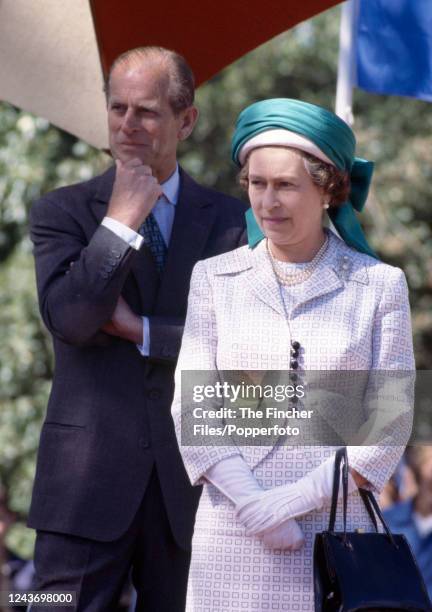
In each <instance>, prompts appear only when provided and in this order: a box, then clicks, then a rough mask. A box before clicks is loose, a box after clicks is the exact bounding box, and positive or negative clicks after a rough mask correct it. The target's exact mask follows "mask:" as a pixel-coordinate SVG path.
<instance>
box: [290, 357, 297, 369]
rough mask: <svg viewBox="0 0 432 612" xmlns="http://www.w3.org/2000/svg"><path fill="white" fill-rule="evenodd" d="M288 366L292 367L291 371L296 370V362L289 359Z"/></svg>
mask: <svg viewBox="0 0 432 612" xmlns="http://www.w3.org/2000/svg"><path fill="white" fill-rule="evenodd" d="M290 366H291V367H292V369H293V370H297V368H298V361H297V360H296V359H291V361H290Z"/></svg>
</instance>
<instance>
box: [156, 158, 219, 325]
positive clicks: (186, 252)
mask: <svg viewBox="0 0 432 612" xmlns="http://www.w3.org/2000/svg"><path fill="white" fill-rule="evenodd" d="M180 181H181V182H180V193H179V200H178V202H177V205H176V212H175V216H174V224H173V229H172V233H171V239H170V244H169V248H168V252H167V258H166V262H165V267H164V270H163V273H162V277H161V283H160V289H159V292H158V296H157V300H156V309H157V313H158V314H160V315H164V314H170V315H174V314H175V313H176V312H178V313H182V312H183V311H184V308H185V305H186V300H187V295H188V288H189V279H190V274H191V271H192V268H193V266H194V265H195V263H196V262H197V261H198V260H199V259H200V258H201V257H202V254H203V252H204V248H205V245H206V242H207V239H208V237H209V234H210V232H211V229H212V227H213V224H214V221H215V218H216V213H217V210H216V207H215V205H214V203H213V202H210V201H209V200H208V199H207V197H206V191H205V190H204V189H202V188H201V187H200V186H199V185H198V184H197V183H195V181H193V180H192V179H191V178H190V177H189V176H188V175H187V174H186V173H185V172H184V171H183V170H180Z"/></svg>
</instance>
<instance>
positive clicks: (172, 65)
mask: <svg viewBox="0 0 432 612" xmlns="http://www.w3.org/2000/svg"><path fill="white" fill-rule="evenodd" d="M145 60H149V61H151V62H159V63H160V64H161V65H165V67H166V71H167V76H168V78H169V85H168V98H169V103H170V106H171V108H172V111H173V113H174V114H175V115H178V113H179V112H181V111H182V110H184V109H186V108H188V107H189V106H192V104H193V102H194V97H195V78H194V75H193V72H192V69H191V67H190V66H189V64H188V63H187V61H186V60H185V58H184V57H183V56H182V55H180V54H179V53H176V51H171V50H170V49H164V47H153V46H152V47H150V46H149V47H137V48H136V49H130V50H129V51H125V52H124V53H122V54H121V55H119V56H118V57H117V58H116V59H115V60H114V62H113V63H112V65H111V68H110V70H109V72H108V75H107V78H106V80H105V88H104V89H105V95H106V97H107V99H108V98H109V95H110V81H111V76H112V73H113V71H114V70H115V68H116V67H117V66H119V65H120V64H128V63H136V64H137V65H140V64H143V63H144V61H145Z"/></svg>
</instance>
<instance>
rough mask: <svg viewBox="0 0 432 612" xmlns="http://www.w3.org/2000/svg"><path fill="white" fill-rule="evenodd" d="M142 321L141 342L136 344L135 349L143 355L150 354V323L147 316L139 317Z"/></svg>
mask: <svg viewBox="0 0 432 612" xmlns="http://www.w3.org/2000/svg"><path fill="white" fill-rule="evenodd" d="M141 318H142V322H143V343H142V344H137V345H136V346H137V349H138V350H139V352H140V353H141V355H142V356H143V357H149V355H150V323H149V320H148V317H141Z"/></svg>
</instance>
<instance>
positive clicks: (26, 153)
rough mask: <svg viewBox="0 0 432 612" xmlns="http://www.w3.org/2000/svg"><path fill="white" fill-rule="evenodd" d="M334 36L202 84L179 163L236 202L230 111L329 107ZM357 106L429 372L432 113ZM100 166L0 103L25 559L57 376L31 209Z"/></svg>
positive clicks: (282, 47) (6, 468)
mask: <svg viewBox="0 0 432 612" xmlns="http://www.w3.org/2000/svg"><path fill="white" fill-rule="evenodd" d="M338 28H339V9H338V8H335V9H331V10H330V11H327V12H326V13H324V14H322V15H320V16H318V17H316V18H315V19H313V20H311V21H309V22H306V23H304V24H301V25H300V26H298V27H297V28H295V29H294V30H291V31H289V32H287V33H285V34H283V35H280V36H278V37H276V38H275V39H273V40H272V41H270V42H269V43H267V44H266V45H263V46H262V47H260V48H258V49H256V50H255V51H253V52H252V53H250V54H248V55H246V56H244V57H243V58H241V59H240V60H238V61H237V62H235V63H234V64H233V65H231V66H230V67H228V68H227V69H226V70H224V71H223V72H222V73H221V74H219V75H218V76H217V77H215V78H214V79H212V80H211V81H210V82H208V83H207V84H205V85H204V86H203V87H201V88H200V89H199V91H198V95H197V103H198V106H199V108H200V112H201V117H200V120H199V123H198V125H197V127H196V129H195V131H194V133H193V135H192V137H191V138H190V139H189V140H188V141H187V142H185V143H184V144H183V147H182V151H181V153H182V156H181V162H182V164H183V165H184V166H185V167H186V168H187V169H188V170H189V171H190V172H191V173H192V174H193V175H195V176H196V177H197V178H198V179H199V180H200V181H201V182H202V183H204V184H207V185H209V186H212V187H215V188H217V189H220V190H222V191H225V192H229V193H232V194H236V195H241V194H240V190H239V188H238V187H237V185H236V169H235V167H234V165H233V164H232V163H230V161H229V159H230V139H231V135H232V131H233V126H234V122H235V119H236V117H237V115H238V113H239V112H240V110H242V108H244V107H245V106H246V105H248V104H250V103H252V102H253V101H256V100H259V99H263V98H267V97H298V98H302V99H305V100H308V101H310V102H315V103H318V104H321V105H324V106H327V107H329V108H332V107H333V106H334V96H335V87H336V67H337V52H338ZM354 110H355V118H356V122H355V126H354V127H355V130H356V133H357V136H358V145H359V146H358V153H359V155H361V156H364V157H367V158H369V159H374V160H375V161H376V175H375V180H374V188H373V192H372V194H371V197H370V199H369V202H368V206H367V211H366V212H365V213H363V215H362V217H363V222H364V224H365V226H366V228H367V234H368V237H369V239H370V241H371V243H372V245H373V246H374V247H375V248H376V250H377V251H378V252H379V254H380V255H381V257H382V259H383V260H385V261H388V262H389V263H393V264H395V265H399V266H400V267H402V268H403V269H404V270H405V272H406V273H407V276H408V281H409V285H410V290H411V293H410V295H411V302H412V307H413V324H414V336H415V346H416V357H417V366H418V367H419V368H431V366H432V240H431V231H432V212H431V211H432V181H431V174H432V164H431V159H430V149H431V144H432V142H431V136H430V134H431V133H432V129H431V128H432V107H431V106H430V105H429V104H427V103H424V102H420V101H418V100H410V99H403V98H396V97H393V98H387V97H383V96H373V95H370V94H366V93H364V92H360V91H356V92H355V109H354ZM108 162H109V160H108V159H107V157H106V156H105V155H103V154H102V153H99V152H97V151H95V150H93V149H91V148H90V147H89V146H88V145H86V144H85V143H82V142H79V141H77V140H76V139H75V138H73V137H72V136H70V135H68V134H66V133H64V132H61V131H60V130H57V129H56V128H54V127H52V126H50V125H49V124H48V122H46V121H45V120H44V119H38V118H35V117H32V116H31V115H29V114H28V113H24V112H20V111H18V110H16V109H14V108H13V107H11V106H9V105H7V104H0V334H1V340H2V342H1V343H0V488H1V485H2V484H3V486H4V487H5V488H6V490H7V491H8V494H9V495H8V505H9V507H10V509H11V510H13V511H14V512H17V513H18V518H19V522H18V528H15V530H14V531H12V532H11V537H10V544H11V545H12V546H13V547H14V548H15V549H16V550H17V551H18V552H21V554H24V555H25V554H30V550H31V539H29V536H28V532H25V531H24V530H23V528H22V524H23V520H24V518H25V515H26V512H27V510H28V504H29V499H30V492H31V485H32V478H33V474H34V463H35V452H36V448H37V444H38V439H39V431H40V426H41V422H42V419H43V415H44V411H45V406H46V401H47V396H48V392H49V387H50V379H51V375H52V368H53V363H52V353H51V342H50V338H49V336H48V334H47V333H46V331H45V330H44V329H43V327H42V325H41V323H40V318H39V314H38V308H37V302H36V295H35V281H34V272H33V261H32V256H31V244H30V241H29V239H28V227H27V218H28V210H29V207H30V204H31V202H32V201H34V200H35V199H36V198H38V197H39V196H40V195H41V194H42V193H45V192H46V191H49V190H50V189H53V188H55V187H57V186H60V185H65V184H71V183H73V182H77V181H81V180H85V179H87V178H89V177H90V176H93V175H95V174H97V173H99V172H100V171H102V170H103V169H104V168H105V167H106V165H107V163H108ZM241 197H244V196H243V195H242V196H241ZM422 419H423V421H422ZM426 420H428V422H430V418H429V417H428V416H427V415H426V411H425V414H424V416H423V417H422V418H420V421H419V427H422V428H423V429H425V422H426ZM422 423H423V425H422ZM426 429H427V427H426ZM429 431H430V428H429Z"/></svg>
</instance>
